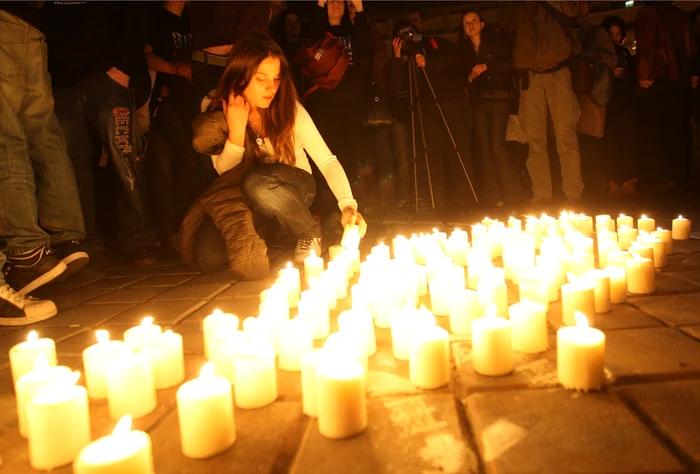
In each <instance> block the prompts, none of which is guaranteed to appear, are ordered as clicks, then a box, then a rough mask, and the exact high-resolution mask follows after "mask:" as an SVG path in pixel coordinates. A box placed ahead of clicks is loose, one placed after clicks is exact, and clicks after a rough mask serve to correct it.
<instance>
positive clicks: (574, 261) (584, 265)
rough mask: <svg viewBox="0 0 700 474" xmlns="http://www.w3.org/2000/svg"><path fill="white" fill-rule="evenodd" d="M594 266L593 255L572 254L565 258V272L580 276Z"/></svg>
mask: <svg viewBox="0 0 700 474" xmlns="http://www.w3.org/2000/svg"><path fill="white" fill-rule="evenodd" d="M594 266H595V259H594V256H593V254H590V253H586V252H574V253H572V254H571V255H569V256H568V257H567V258H566V271H567V272H568V273H573V274H574V275H577V276H580V275H583V274H584V273H586V272H587V271H589V270H592V269H593V267H594Z"/></svg>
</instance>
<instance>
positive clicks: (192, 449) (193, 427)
mask: <svg viewBox="0 0 700 474" xmlns="http://www.w3.org/2000/svg"><path fill="white" fill-rule="evenodd" d="M177 418H178V421H179V422H180V444H181V446H182V454H184V455H185V456H187V457H188V458H194V459H203V458H208V457H211V456H215V455H217V454H219V453H222V452H224V451H226V450H227V449H228V448H230V447H231V446H233V443H235V442H236V426H235V422H234V417H233V402H232V400H231V384H230V383H229V381H228V380H226V379H225V378H223V377H217V376H215V375H214V366H213V365H212V363H211V362H208V363H206V364H204V367H202V371H201V373H200V376H199V377H198V378H196V379H194V380H190V381H189V382H186V383H184V384H183V385H182V386H181V387H180V388H179V389H178V390H177Z"/></svg>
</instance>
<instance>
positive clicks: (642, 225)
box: [637, 214, 656, 232]
mask: <svg viewBox="0 0 700 474" xmlns="http://www.w3.org/2000/svg"><path fill="white" fill-rule="evenodd" d="M637 229H639V232H654V229H656V221H655V220H654V219H652V218H651V217H647V216H645V215H644V214H642V217H640V218H639V219H637Z"/></svg>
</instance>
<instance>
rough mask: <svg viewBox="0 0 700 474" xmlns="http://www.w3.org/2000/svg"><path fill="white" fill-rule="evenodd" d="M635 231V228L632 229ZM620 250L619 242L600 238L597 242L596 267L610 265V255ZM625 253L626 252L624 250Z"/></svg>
mask: <svg viewBox="0 0 700 474" xmlns="http://www.w3.org/2000/svg"><path fill="white" fill-rule="evenodd" d="M634 230H635V231H636V230H637V229H634ZM615 252H620V243H619V242H613V241H612V240H601V241H599V242H598V267H600V268H605V267H607V266H608V265H610V255H611V254H613V253H615ZM625 253H626V252H625Z"/></svg>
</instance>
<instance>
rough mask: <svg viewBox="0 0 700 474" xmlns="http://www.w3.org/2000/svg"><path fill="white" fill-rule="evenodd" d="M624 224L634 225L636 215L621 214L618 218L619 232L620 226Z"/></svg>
mask: <svg viewBox="0 0 700 474" xmlns="http://www.w3.org/2000/svg"><path fill="white" fill-rule="evenodd" d="M622 226H627V227H634V217H632V216H626V215H624V214H620V217H618V218H617V228H618V232H619V229H620V227H622Z"/></svg>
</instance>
